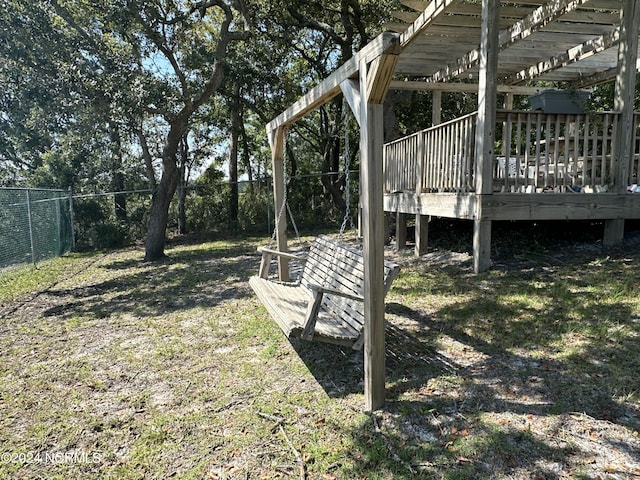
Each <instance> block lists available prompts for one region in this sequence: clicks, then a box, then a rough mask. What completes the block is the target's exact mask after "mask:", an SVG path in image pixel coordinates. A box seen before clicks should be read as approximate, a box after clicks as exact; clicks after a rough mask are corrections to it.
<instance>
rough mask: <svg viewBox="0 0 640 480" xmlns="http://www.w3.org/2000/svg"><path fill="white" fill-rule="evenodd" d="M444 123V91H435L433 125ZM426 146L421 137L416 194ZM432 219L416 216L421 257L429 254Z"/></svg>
mask: <svg viewBox="0 0 640 480" xmlns="http://www.w3.org/2000/svg"><path fill="white" fill-rule="evenodd" d="M441 123H442V90H434V91H433V92H432V97H431V124H432V125H434V126H435V125H440V124H441ZM425 150H426V146H425V145H424V136H423V137H421V139H420V143H419V145H418V158H419V159H420V160H419V162H418V165H419V167H418V179H417V180H418V181H417V187H416V193H417V194H421V193H422V168H421V167H422V164H423V162H422V159H423V157H424V156H425V155H426V151H425ZM430 221H431V217H430V216H429V215H422V214H420V213H418V214H416V229H415V242H416V243H415V251H414V253H415V255H416V257H419V256H420V255H424V254H425V253H427V246H428V244H429V222H430Z"/></svg>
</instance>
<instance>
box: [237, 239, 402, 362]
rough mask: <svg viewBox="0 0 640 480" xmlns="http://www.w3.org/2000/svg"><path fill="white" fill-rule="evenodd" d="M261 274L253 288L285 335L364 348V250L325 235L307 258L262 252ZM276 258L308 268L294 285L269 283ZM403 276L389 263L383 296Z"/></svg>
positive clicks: (251, 283) (265, 249) (316, 242)
mask: <svg viewBox="0 0 640 480" xmlns="http://www.w3.org/2000/svg"><path fill="white" fill-rule="evenodd" d="M258 251H260V252H261V253H262V262H261V267H260V274H259V275H257V276H254V277H251V278H250V279H249V285H250V286H251V288H252V289H253V291H254V292H255V293H256V295H257V296H258V298H259V299H260V301H261V302H262V303H263V304H264V306H265V308H266V309H267V311H268V312H269V314H270V315H271V316H272V317H273V319H274V320H275V321H276V323H277V324H278V326H279V327H280V329H281V330H282V331H283V332H284V334H285V335H286V336H287V337H289V338H292V337H300V338H303V339H305V340H313V341H320V342H327V343H333V344H338V345H346V346H350V347H352V348H353V349H355V350H360V349H362V346H363V343H364V337H363V331H364V308H363V302H364V296H363V295H364V258H363V254H362V251H361V250H359V249H357V248H354V247H352V246H350V245H347V244H345V243H343V242H340V241H339V240H335V239H333V238H331V237H327V236H325V235H320V236H318V237H316V239H315V240H314V242H313V244H312V245H311V249H310V250H309V253H308V255H307V256H306V258H304V257H300V256H297V255H293V254H291V253H285V252H278V251H276V250H270V249H267V248H259V249H258ZM274 256H284V257H287V258H292V259H296V260H297V261H300V262H303V263H304V269H303V271H302V275H301V277H300V280H299V281H298V282H295V283H293V282H292V283H285V282H278V281H274V280H269V279H268V278H267V277H268V271H269V268H268V267H269V265H270V263H271V259H272V258H273V257H274ZM399 271H400V266H399V265H396V264H395V263H392V262H389V261H385V262H384V293H385V295H386V294H387V292H388V291H389V288H391V283H392V282H393V279H394V278H395V277H396V276H397V274H398V272H399Z"/></svg>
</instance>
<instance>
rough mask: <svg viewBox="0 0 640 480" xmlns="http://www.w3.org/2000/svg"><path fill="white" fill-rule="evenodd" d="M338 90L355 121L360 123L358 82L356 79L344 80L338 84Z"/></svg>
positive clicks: (360, 96)
mask: <svg viewBox="0 0 640 480" xmlns="http://www.w3.org/2000/svg"><path fill="white" fill-rule="evenodd" d="M340 90H342V94H343V95H344V98H345V99H346V101H347V104H348V105H349V108H350V109H351V112H352V113H353V114H354V116H355V117H356V122H358V125H360V112H361V111H362V95H361V94H360V83H359V82H358V81H357V80H345V81H344V82H342V83H341V84H340Z"/></svg>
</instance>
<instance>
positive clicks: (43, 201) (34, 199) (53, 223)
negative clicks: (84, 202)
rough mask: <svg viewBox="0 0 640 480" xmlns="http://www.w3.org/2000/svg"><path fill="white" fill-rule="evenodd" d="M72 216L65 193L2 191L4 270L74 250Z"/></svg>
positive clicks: (0, 253)
mask: <svg viewBox="0 0 640 480" xmlns="http://www.w3.org/2000/svg"><path fill="white" fill-rule="evenodd" d="M72 217H73V212H72V200H71V196H70V195H69V193H68V192H66V191H64V190H44V189H24V188H0V268H4V267H7V266H10V265H16V264H22V263H36V262H38V261H42V260H45V259H47V258H52V257H56V256H59V255H62V254H63V253H65V252H68V251H70V250H71V249H72V248H73V241H74V240H73V229H72V223H73V219H72Z"/></svg>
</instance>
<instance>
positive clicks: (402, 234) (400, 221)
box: [396, 212, 407, 252]
mask: <svg viewBox="0 0 640 480" xmlns="http://www.w3.org/2000/svg"><path fill="white" fill-rule="evenodd" d="M405 248H407V214H406V213H402V212H396V251H397V252H399V251H400V250H404V249H405Z"/></svg>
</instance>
